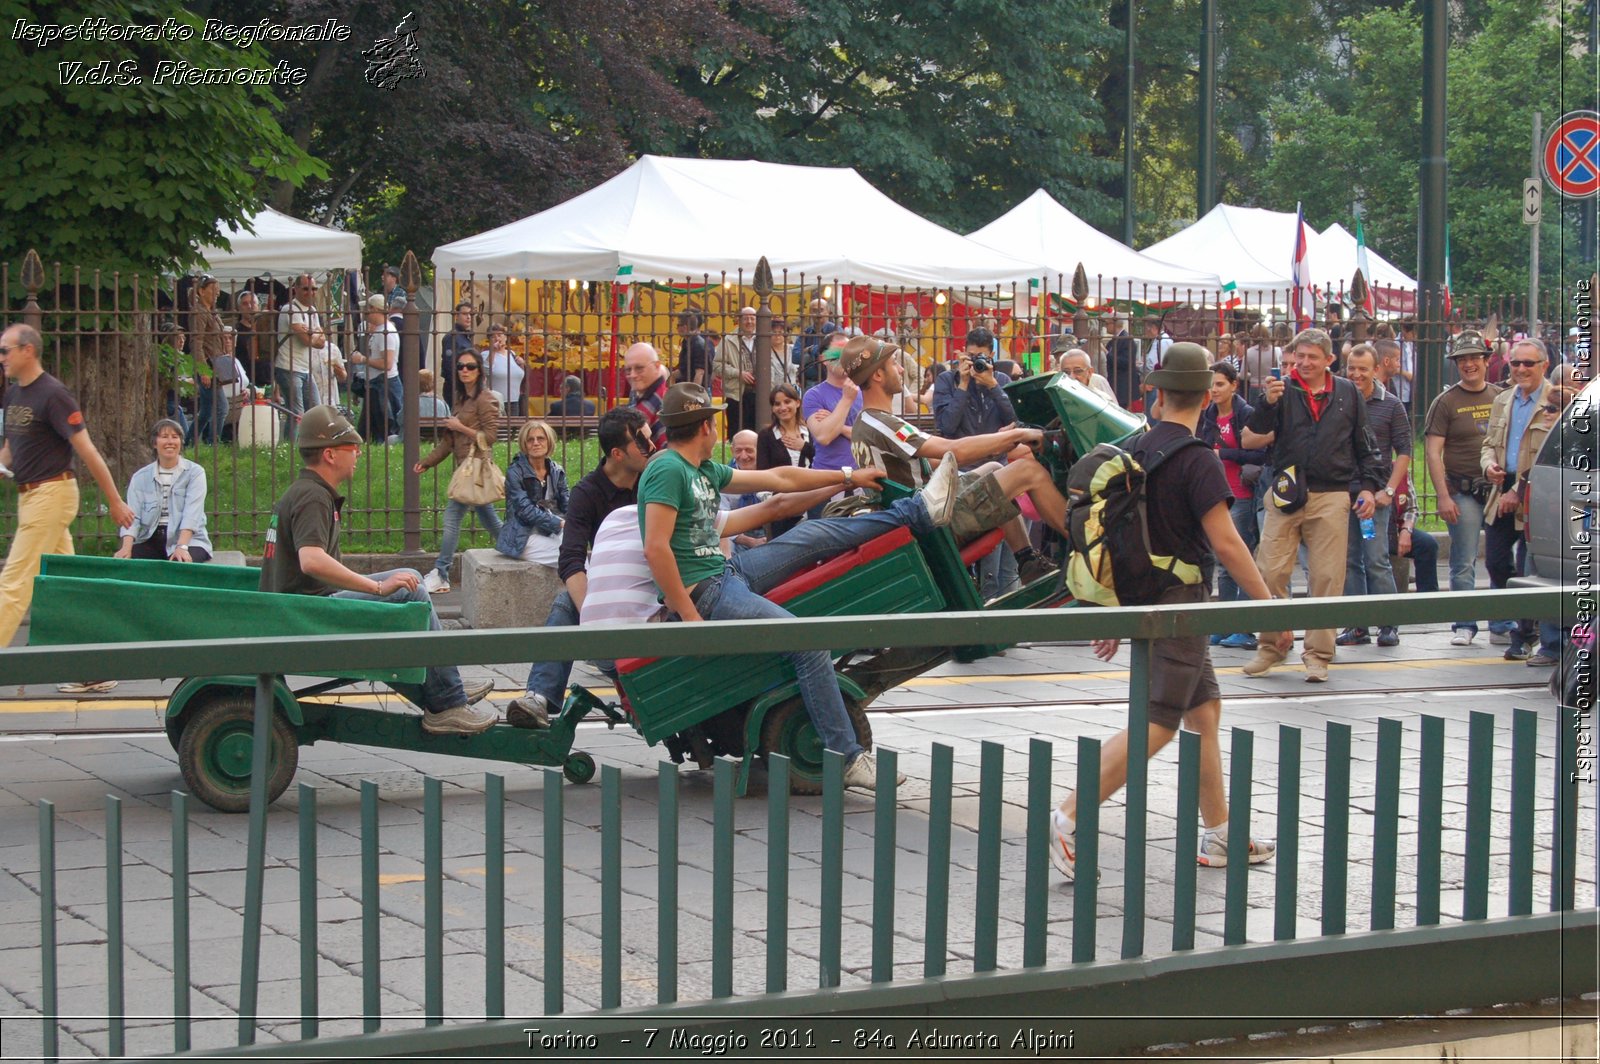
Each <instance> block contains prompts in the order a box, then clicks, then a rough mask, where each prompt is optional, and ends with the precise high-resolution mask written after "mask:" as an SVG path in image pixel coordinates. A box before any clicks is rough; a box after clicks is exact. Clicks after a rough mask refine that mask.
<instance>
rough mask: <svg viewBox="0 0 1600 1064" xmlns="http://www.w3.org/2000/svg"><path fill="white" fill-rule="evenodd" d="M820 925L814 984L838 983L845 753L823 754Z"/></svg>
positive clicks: (829, 751) (842, 914) (826, 985)
mask: <svg viewBox="0 0 1600 1064" xmlns="http://www.w3.org/2000/svg"><path fill="white" fill-rule="evenodd" d="M821 895H822V896H821V899H820V900H821V903H822V926H821V928H820V929H819V932H818V934H819V946H820V948H819V950H818V959H817V967H818V969H819V971H818V975H817V985H818V986H819V987H821V988H822V989H824V990H826V989H827V988H828V987H833V986H838V985H839V953H840V945H841V942H840V939H841V936H842V935H843V933H844V932H843V923H842V921H843V920H844V755H843V754H841V753H839V752H838V751H837V750H825V751H823V754H822V891H821Z"/></svg>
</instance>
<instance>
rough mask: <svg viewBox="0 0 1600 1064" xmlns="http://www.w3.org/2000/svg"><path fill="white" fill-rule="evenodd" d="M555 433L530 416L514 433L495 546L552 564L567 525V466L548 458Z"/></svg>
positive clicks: (503, 551) (511, 554)
mask: <svg viewBox="0 0 1600 1064" xmlns="http://www.w3.org/2000/svg"><path fill="white" fill-rule="evenodd" d="M555 447H556V433H555V430H554V429H552V428H551V427H550V425H549V423H548V422H545V421H540V420H538V419H534V420H532V421H529V422H527V423H525V424H524V425H523V426H522V431H521V432H519V433H518V434H517V456H516V457H515V458H513V459H512V460H511V469H510V471H509V472H508V473H507V474H506V523H505V526H504V527H503V528H501V529H500V536H499V538H498V539H497V540H496V541H495V545H494V549H495V550H497V551H499V552H500V553H501V554H504V555H505V556H506V557H508V558H521V559H523V560H524V561H530V562H538V563H539V564H540V565H548V566H549V567H550V568H552V569H554V568H555V567H556V559H557V557H558V556H559V555H560V553H561V530H562V528H563V527H565V525H566V521H565V520H563V515H565V514H566V512H567V499H568V492H567V471H566V470H565V469H562V468H561V463H559V462H557V461H556V460H555V459H553V458H551V457H550V455H551V454H552V453H553V452H554V451H555Z"/></svg>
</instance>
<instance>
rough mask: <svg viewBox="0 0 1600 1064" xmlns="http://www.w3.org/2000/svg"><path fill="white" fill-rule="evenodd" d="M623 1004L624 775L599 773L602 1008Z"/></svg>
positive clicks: (610, 770) (612, 770)
mask: <svg viewBox="0 0 1600 1064" xmlns="http://www.w3.org/2000/svg"><path fill="white" fill-rule="evenodd" d="M621 1004H622V771H621V770H620V769H618V768H617V766H615V765H606V766H604V767H603V768H601V770H600V1007H601V1008H603V1009H614V1008H616V1007H617V1006H618V1005H621Z"/></svg>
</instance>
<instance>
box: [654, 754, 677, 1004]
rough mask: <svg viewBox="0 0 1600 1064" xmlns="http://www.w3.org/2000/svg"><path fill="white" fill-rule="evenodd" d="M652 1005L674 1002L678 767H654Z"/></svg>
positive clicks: (666, 763)
mask: <svg viewBox="0 0 1600 1064" xmlns="http://www.w3.org/2000/svg"><path fill="white" fill-rule="evenodd" d="M656 779H657V785H658V786H657V793H658V795H659V801H658V802H657V805H659V806H660V809H661V812H660V819H659V820H657V821H656V853H658V854H660V858H659V859H658V860H657V862H656V898H657V904H656V1002H657V1003H658V1004H661V1005H670V1004H671V1003H672V1002H674V1001H677V1000H678V766H676V765H674V764H673V763H672V762H670V761H660V762H657V763H656Z"/></svg>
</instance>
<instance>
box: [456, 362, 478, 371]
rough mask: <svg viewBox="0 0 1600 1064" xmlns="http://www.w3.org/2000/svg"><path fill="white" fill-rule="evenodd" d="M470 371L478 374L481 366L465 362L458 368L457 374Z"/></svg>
mask: <svg viewBox="0 0 1600 1064" xmlns="http://www.w3.org/2000/svg"><path fill="white" fill-rule="evenodd" d="M469 369H470V370H471V371H472V372H474V373H476V372H478V369H479V366H478V364H477V363H476V362H463V363H461V364H460V365H459V366H457V367H456V372H457V373H465V372H466V371H467V370H469Z"/></svg>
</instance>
